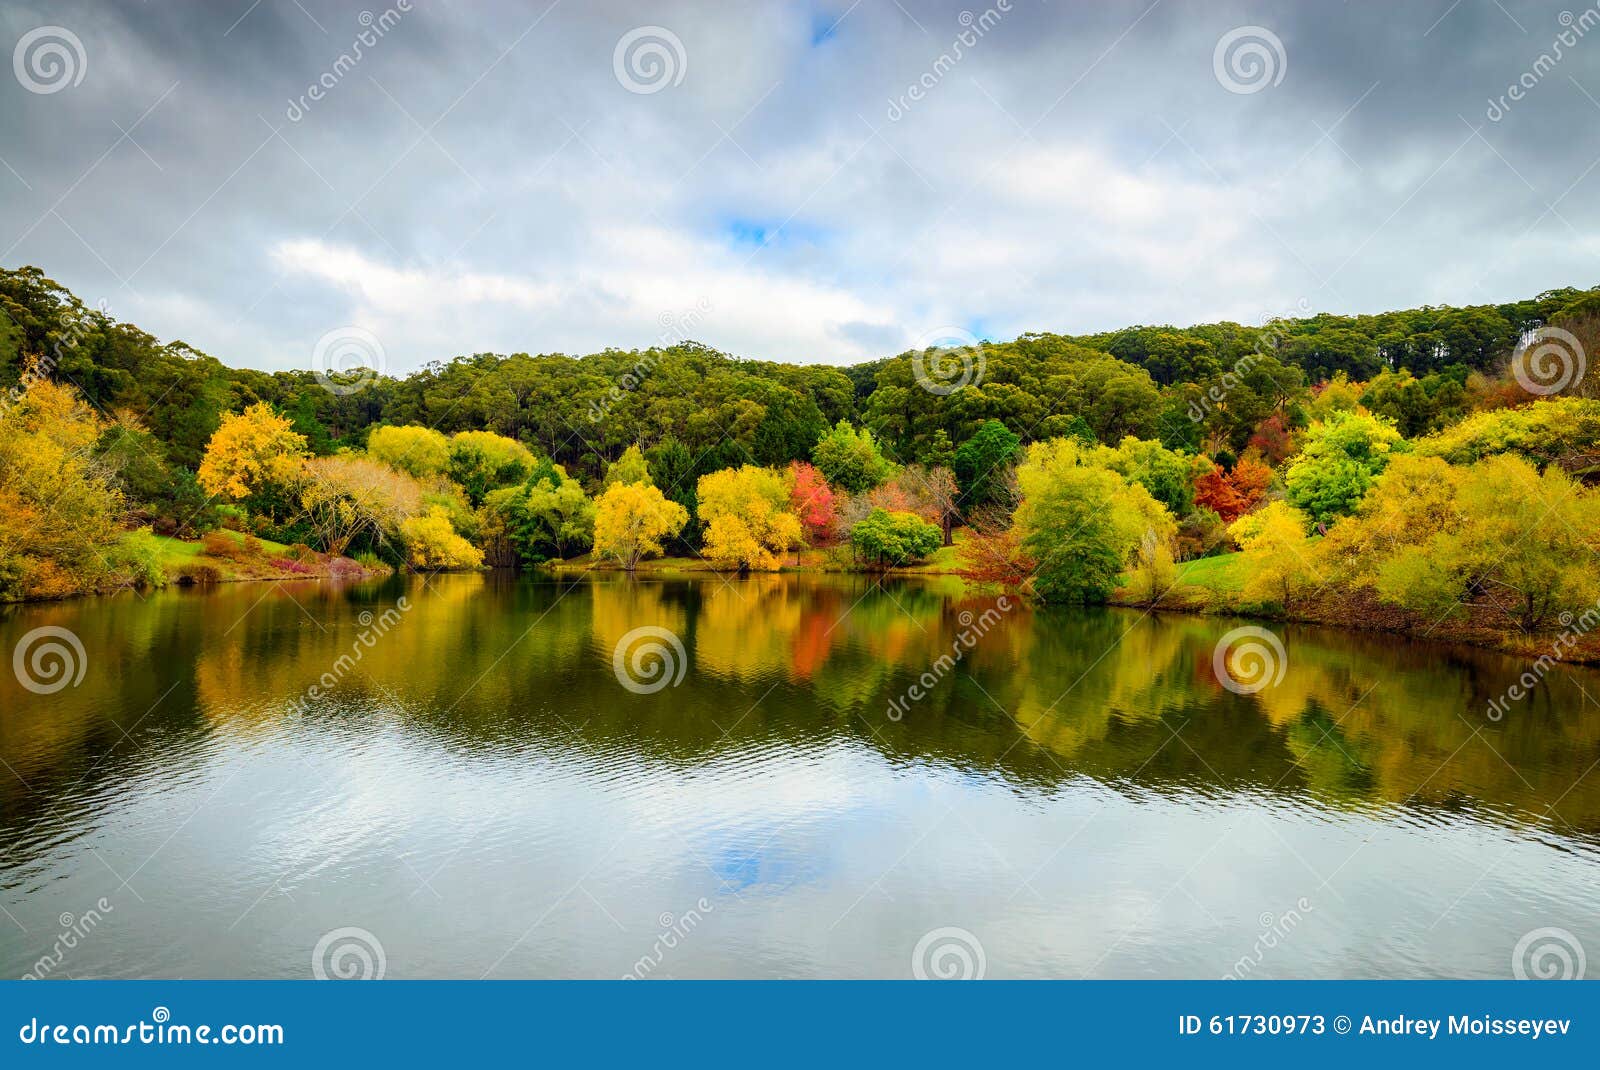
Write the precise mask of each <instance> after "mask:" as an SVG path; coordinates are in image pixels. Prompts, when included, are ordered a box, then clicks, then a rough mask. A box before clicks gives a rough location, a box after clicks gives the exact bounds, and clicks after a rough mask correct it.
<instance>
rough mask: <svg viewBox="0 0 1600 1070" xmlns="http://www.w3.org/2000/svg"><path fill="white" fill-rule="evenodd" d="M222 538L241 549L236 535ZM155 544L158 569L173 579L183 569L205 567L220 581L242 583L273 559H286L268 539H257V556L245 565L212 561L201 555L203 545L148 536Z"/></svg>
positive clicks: (226, 560) (284, 551) (277, 544)
mask: <svg viewBox="0 0 1600 1070" xmlns="http://www.w3.org/2000/svg"><path fill="white" fill-rule="evenodd" d="M221 534H222V535H223V536H225V537H226V538H229V539H232V540H233V541H234V542H235V543H237V544H238V545H239V546H240V547H241V548H242V547H243V545H244V536H243V535H241V534H240V533H239V532H237V531H222V532H221ZM152 537H153V538H154V539H155V541H156V548H157V549H158V551H159V552H160V555H161V557H160V560H161V567H162V569H163V570H164V571H165V572H166V573H167V575H169V576H175V575H176V574H178V573H179V572H181V571H183V570H184V569H185V568H194V567H196V566H200V565H207V566H210V567H211V568H214V569H216V570H217V575H218V576H220V577H221V578H222V579H228V580H231V579H245V578H248V577H251V576H255V575H257V574H258V572H259V571H260V569H259V568H257V567H251V566H261V565H264V564H265V563H266V561H267V560H269V559H271V558H275V557H285V556H287V555H288V552H289V547H287V546H285V545H284V544H283V543H281V542H273V541H272V540H271V539H261V540H259V541H260V543H261V552H260V553H259V554H257V555H256V557H255V558H253V559H249V560H245V561H235V560H232V559H229V558H224V557H213V556H212V555H210V554H208V553H206V552H205V545H204V544H203V543H200V542H186V541H185V540H183V539H174V538H172V537H171V536H169V535H155V536H152Z"/></svg>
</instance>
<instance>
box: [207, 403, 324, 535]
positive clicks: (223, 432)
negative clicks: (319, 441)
mask: <svg viewBox="0 0 1600 1070" xmlns="http://www.w3.org/2000/svg"><path fill="white" fill-rule="evenodd" d="M305 456H306V439H305V436H304V435H302V434H299V433H298V432H296V431H295V430H294V428H293V426H292V425H291V424H290V423H289V421H288V420H287V419H286V418H285V417H282V416H279V415H278V414H277V413H275V412H273V411H272V409H271V408H270V407H269V406H268V405H267V404H266V403H265V402H258V403H257V404H255V405H252V406H250V407H249V408H248V409H245V410H244V411H243V412H240V413H229V414H228V415H226V416H224V417H223V418H222V423H221V424H219V425H218V426H217V430H216V432H215V433H214V434H213V435H212V436H211V441H210V442H207V443H206V452H205V456H204V457H202V458H201V459H200V470H199V472H198V473H197V474H198V476H199V478H200V485H201V486H202V487H204V488H205V490H206V492H207V493H208V494H214V495H217V496H219V497H225V498H231V499H233V500H234V501H243V500H244V499H246V498H254V499H256V504H257V505H258V506H261V507H262V508H264V509H265V511H267V512H268V513H272V514H275V513H276V512H277V509H278V507H279V506H280V505H282V504H284V503H285V502H286V501H287V500H288V495H287V493H286V492H287V491H288V489H289V488H291V487H292V486H293V485H294V484H295V483H296V482H297V480H298V477H299V472H300V465H301V462H302V460H303V459H304V458H305Z"/></svg>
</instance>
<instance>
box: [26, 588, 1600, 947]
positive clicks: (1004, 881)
mask: <svg viewBox="0 0 1600 1070" xmlns="http://www.w3.org/2000/svg"><path fill="white" fill-rule="evenodd" d="M401 597H404V598H406V599H407V604H408V605H410V606H411V608H410V609H409V610H408V611H405V612H403V613H398V614H391V615H390V617H389V620H390V621H391V622H392V623H391V624H390V625H389V626H388V627H387V629H386V631H385V632H384V634H383V635H381V636H374V635H373V632H374V630H376V629H380V628H382V627H383V625H382V624H381V623H379V621H380V620H381V618H382V614H383V613H384V612H385V610H388V609H391V608H392V607H394V606H395V605H396V602H397V599H399V598H401ZM995 604H996V600H995V597H994V596H992V595H989V596H975V595H972V594H969V593H966V592H963V590H962V588H961V587H960V585H959V584H957V583H954V582H953V581H952V582H950V583H948V584H942V583H941V582H938V581H923V582H910V581H907V582H903V583H896V582H891V583H888V584H886V585H885V586H883V587H875V586H873V585H871V584H870V583H869V582H867V581H865V580H864V579H862V578H859V577H839V578H835V577H769V578H755V579H750V580H745V581H724V580H722V579H719V578H717V577H714V576H713V577H704V578H698V579H688V580H681V581H671V580H669V581H655V582H650V581H637V582H630V581H627V580H624V579H617V578H605V579H599V580H592V581H591V580H582V581H575V582H566V583H561V584H558V583H555V582H551V581H549V580H545V581H534V580H528V579H520V580H519V579H515V578H509V577H501V576H478V575H470V576H443V577H437V578H435V579H433V580H431V581H429V582H427V583H424V582H422V581H420V580H418V579H415V578H411V579H395V580H390V581H385V582H382V583H374V584H365V585H359V586H354V587H344V588H340V587H335V586H331V585H327V584H316V583H306V584H299V585H283V586H270V585H265V584H241V585H232V586H228V587H225V588H220V589H215V590H209V591H200V592H196V591H177V590H174V591H169V592H163V593H160V594H157V595H154V596H150V597H144V598H141V597H139V596H135V595H126V596H118V597H114V598H106V599H96V600H84V601H79V602H74V603H66V604H58V605H48V606H31V607H24V608H13V609H11V610H8V611H6V612H5V614H4V615H3V616H0V653H3V654H4V655H5V660H6V661H7V662H10V661H11V658H12V654H13V651H14V650H15V649H16V648H17V646H18V644H19V643H21V642H22V641H23V638H24V636H26V635H28V633H30V632H32V631H33V630H35V629H38V628H40V627H45V626H51V627H56V628H63V629H67V630H68V631H70V632H71V633H72V634H73V635H74V636H76V637H77V639H78V640H79V641H80V642H81V644H82V647H83V651H84V654H83V659H82V662H83V666H84V675H83V679H82V680H81V682H80V683H78V684H77V685H76V686H69V687H66V688H65V689H63V690H61V691H59V692H57V693H55V694H51V695H39V694H35V693H33V692H31V691H29V690H26V689H24V688H23V687H22V686H21V684H20V683H19V680H18V678H17V676H16V675H14V673H13V672H12V671H10V670H11V668H12V666H11V665H9V664H7V665H4V666H0V670H4V671H0V760H3V767H0V908H3V916H0V971H3V973H4V975H5V976H13V977H15V976H21V975H23V974H26V973H28V972H30V971H34V970H35V969H36V964H37V963H38V961H39V960H40V958H41V957H43V956H48V957H49V959H50V960H51V963H52V965H51V966H50V969H49V970H48V971H47V972H50V973H51V974H52V975H54V976H74V977H143V976H154V977H306V976H310V975H311V973H312V960H313V955H314V951H315V949H316V947H317V945H318V942H319V940H320V939H321V938H322V937H323V936H324V934H326V933H329V932H331V931H333V930H338V929H344V928H359V929H362V930H366V931H367V932H368V933H370V934H371V935H372V938H373V939H374V940H376V941H377V942H378V943H380V944H381V946H382V949H383V957H384V959H385V962H386V970H387V976H389V977H467V978H477V977H484V976H487V977H547V976H583V977H588V976H594V977H620V976H622V975H624V974H628V973H630V972H635V971H637V972H639V973H641V974H647V975H649V976H652V977H707V976H739V977H746V976H754V977H794V976H828V977H855V976H890V977H903V976H909V975H910V974H911V973H912V972H913V956H914V954H915V953H916V949H917V947H918V944H919V941H922V940H923V937H924V935H925V934H927V933H929V932H930V931H932V930H936V929H941V928H947V927H952V928H958V929H961V930H965V932H966V933H967V934H970V940H971V941H972V942H975V943H976V944H977V945H979V946H981V949H982V958H983V962H984V968H985V970H986V973H987V975H988V976H990V977H1046V976H1062V977H1079V976H1090V977H1100V976H1108V977H1173V976H1178V977H1221V976H1224V975H1227V974H1230V973H1236V974H1247V975H1249V976H1255V977H1391V976H1396V977H1416V976H1436V975H1442V976H1472V977H1480V976H1481V977H1504V976H1509V975H1510V974H1511V972H1512V955H1513V949H1514V948H1515V946H1516V945H1517V942H1518V940H1519V939H1520V938H1521V937H1522V936H1523V935H1524V934H1525V933H1528V932H1529V931H1530V930H1534V929H1537V928H1541V927H1546V926H1554V927H1558V928H1561V929H1564V930H1567V931H1568V932H1569V933H1570V934H1572V936H1573V937H1574V938H1575V939H1577V940H1578V941H1580V942H1582V943H1583V944H1584V945H1585V946H1586V948H1587V951H1588V957H1589V959H1590V960H1591V961H1597V956H1600V918H1597V912H1596V907H1597V905H1600V867H1597V865H1596V862H1597V860H1600V851H1597V845H1600V773H1591V770H1593V768H1594V766H1595V764H1596V761H1597V759H1600V705H1597V704H1596V699H1600V675H1597V674H1593V673H1589V672H1587V671H1582V670H1567V669H1560V668H1558V669H1557V670H1555V671H1553V672H1552V673H1551V674H1550V675H1549V677H1548V678H1546V679H1545V681H1544V682H1543V683H1542V684H1541V685H1540V686H1539V688H1538V689H1537V693H1536V694H1535V695H1534V696H1533V697H1532V698H1531V699H1530V700H1528V701H1525V702H1522V703H1520V704H1514V705H1513V707H1512V710H1511V712H1510V713H1509V714H1508V715H1507V716H1505V717H1504V718H1503V719H1501V720H1499V721H1498V722H1496V721H1492V720H1490V719H1488V718H1487V717H1486V716H1485V710H1486V708H1487V707H1488V704H1489V701H1490V700H1491V699H1493V698H1496V697H1498V696H1500V695H1501V694H1502V693H1503V692H1504V691H1505V689H1506V688H1507V686H1508V685H1509V684H1510V683H1512V681H1513V680H1514V679H1515V677H1516V675H1517V674H1519V673H1520V672H1521V671H1522V670H1523V667H1524V666H1523V663H1521V662H1518V661H1513V660H1510V659H1506V658H1502V657H1499V656H1495V655H1490V654H1485V653H1481V652H1476V651H1470V650H1462V649H1458V648H1453V647H1445V646H1439V645H1430V644H1426V643H1419V642H1409V641H1406V640H1401V639H1396V638H1393V637H1374V636H1363V635H1354V634H1343V633H1339V632H1332V631H1314V630H1306V629H1297V628H1288V629H1282V635H1283V643H1284V648H1285V651H1286V656H1287V666H1286V669H1285V672H1284V675H1283V678H1282V679H1281V681H1280V682H1279V683H1277V684H1276V686H1272V687H1268V688H1266V689H1264V690H1262V691H1259V692H1257V693H1254V694H1236V693H1233V692H1231V691H1229V690H1227V689H1225V688H1223V687H1222V686H1221V685H1220V684H1219V682H1218V678H1217V675H1216V672H1215V671H1214V668H1213V651H1214V649H1215V647H1216V644H1217V641H1218V639H1219V638H1220V637H1221V636H1222V635H1223V634H1224V633H1225V632H1227V631H1229V630H1230V629H1231V628H1234V627H1237V626H1238V625H1239V624H1240V622H1238V621H1225V620H1211V619H1201V618H1172V617H1163V618H1148V617H1143V616H1141V615H1140V614H1137V613H1134V612H1128V611H1114V610H1107V611H1099V612H1084V611H1078V612H1054V611H1051V612H1044V611H1035V610H1030V609H1027V608H1021V607H1018V608H1013V609H1012V610H1010V611H1000V610H997V609H995ZM986 610H994V612H991V613H989V615H988V616H987V617H985V616H984V613H985V611H986ZM396 616H398V620H396ZM645 626H648V627H652V628H656V629H665V630H666V631H668V632H670V633H672V635H673V636H675V637H676V638H677V639H678V641H679V642H680V643H681V646H682V656H681V658H679V656H678V654H677V652H676V651H675V650H673V649H672V648H671V647H670V645H669V646H668V647H667V648H666V649H667V652H668V656H669V658H670V659H671V660H673V661H674V662H675V663H677V664H679V665H681V667H682V670H683V676H682V679H681V681H680V682H678V683H676V684H673V683H671V682H670V681H671V679H673V678H675V673H674V672H673V670H672V668H670V667H669V668H668V670H667V671H668V673H669V674H670V675H669V677H668V678H667V686H664V687H662V688H661V689H660V690H657V691H655V692H654V693H651V694H638V693H635V691H634V690H629V689H628V688H625V687H624V686H623V684H622V683H621V682H620V680H619V676H618V674H617V671H616V668H615V665H614V659H613V654H614V652H615V650H616V649H617V647H618V644H619V642H620V641H622V640H623V639H624V637H625V636H627V635H628V634H629V633H630V632H633V631H634V630H635V629H638V628H640V627H645ZM364 633H365V634H366V635H367V637H368V640H369V641H370V643H371V645H370V647H368V646H365V645H363V644H362V643H361V640H360V636H362V635H363V634H364ZM658 634H659V633H658ZM963 634H965V635H967V636H968V638H969V639H971V640H972V646H973V649H972V650H971V652H970V653H968V654H966V656H965V657H964V658H963V659H961V660H960V662H959V663H956V664H954V665H953V666H952V664H951V662H950V661H948V660H947V661H945V662H944V663H942V664H941V663H940V661H939V659H940V658H941V656H943V655H948V654H950V653H951V651H952V646H953V644H957V643H958V637H959V636H961V635H963ZM358 648H359V649H360V651H361V657H360V659H359V661H356V660H354V659H353V658H347V659H346V661H345V662H344V663H343V664H342V665H340V664H339V659H340V657H341V656H342V655H350V654H351V653H352V651H353V650H356V649H358ZM639 664H640V665H642V666H646V667H648V666H649V664H650V662H649V659H648V658H644V659H643V660H642V661H641V662H640V663H639ZM657 667H659V665H658V666H657ZM623 668H624V670H631V669H632V668H633V663H632V662H631V661H630V660H629V659H628V658H627V657H625V658H624V662H623ZM924 674H927V681H926V682H927V684H928V685H929V686H928V693H926V694H925V696H924V697H922V698H921V699H920V700H918V699H916V698H914V697H910V693H909V689H911V688H912V687H913V685H918V680H919V678H922V677H923V676H924ZM324 677H325V680H324V684H325V685H326V686H322V685H319V686H320V690H321V693H319V694H313V693H311V692H310V691H309V690H308V689H310V688H311V687H312V686H313V685H317V684H318V681H319V678H324ZM649 683H650V681H646V685H647V686H648V684H649ZM921 686H922V685H918V687H919V690H920V689H921ZM1591 696H1593V697H1591ZM902 708H903V710H904V712H903V713H902V712H901V709H902ZM102 900H104V908H102V907H101V906H100V904H101V901H102ZM90 911H94V912H96V914H97V915H98V917H97V919H96V920H95V923H94V925H93V927H92V929H90V930H89V931H87V932H86V933H85V934H82V935H74V936H73V938H72V939H71V941H69V942H70V943H72V944H74V945H75V946H72V947H71V948H69V949H62V948H60V947H59V946H58V941H60V940H61V938H62V935H63V932H64V931H65V932H68V933H70V932H71V931H72V929H73V928H77V929H79V930H83V929H85V923H84V922H83V921H82V920H80V919H84V918H85V917H88V916H90V915H89V912H90ZM63 915H70V917H63ZM63 926H66V927H67V928H66V929H65V930H64V929H63ZM946 939H947V938H946V937H938V938H936V942H935V944H934V945H931V946H933V947H937V946H938V943H937V941H943V940H946ZM953 939H956V940H959V941H961V942H963V943H964V942H966V941H967V940H968V937H966V936H958V937H955V938H953ZM929 947H930V945H929V944H927V943H926V942H925V943H924V952H923V953H924V957H925V958H926V957H927V956H928V955H929V954H931V953H932V952H930V951H929ZM967 954H968V957H969V959H973V958H975V956H976V950H975V949H973V950H971V951H968V952H967ZM958 958H959V956H955V957H954V958H947V959H945V960H943V961H944V962H945V964H946V965H949V963H950V962H954V961H956V959H958ZM56 959H59V960H60V961H59V963H58V964H57V963H56V962H55V960H56ZM641 963H642V965H641ZM939 965H940V964H939V962H934V963H933V968H934V969H936V970H937V969H938V968H939Z"/></svg>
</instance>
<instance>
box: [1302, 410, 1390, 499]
mask: <svg viewBox="0 0 1600 1070" xmlns="http://www.w3.org/2000/svg"><path fill="white" fill-rule="evenodd" d="M1406 448H1407V447H1406V442H1405V440H1404V439H1403V438H1401V437H1400V432H1399V431H1397V430H1395V427H1394V424H1393V423H1391V422H1390V421H1388V420H1386V419H1384V418H1383V417H1381V416H1372V415H1368V414H1365V413H1356V412H1334V413H1330V414H1329V416H1328V418H1327V419H1325V420H1320V421H1318V422H1317V423H1314V424H1312V425H1311V427H1310V428H1309V429H1308V430H1307V431H1306V434H1305V441H1304V444H1303V445H1302V447H1301V450H1300V455H1299V456H1298V457H1296V458H1295V460H1294V461H1293V462H1292V463H1291V464H1290V465H1289V470H1288V472H1287V473H1286V474H1285V476H1284V487H1285V489H1286V491H1287V496H1288V500H1289V504H1291V505H1293V506H1294V507H1295V508H1297V509H1299V510H1301V511H1302V512H1304V513H1306V514H1307V515H1308V516H1310V517H1311V519H1312V520H1313V521H1315V522H1317V523H1327V522H1329V521H1332V520H1335V519H1337V518H1338V517H1341V516H1347V515H1349V514H1350V513H1352V512H1354V511H1355V508H1356V506H1357V505H1358V504H1359V503H1360V501H1361V499H1362V497H1363V496H1364V495H1365V494H1366V493H1367V488H1369V487H1371V486H1372V483H1373V480H1375V479H1376V478H1377V477H1378V474H1379V473H1381V472H1382V471H1383V469H1384V467H1385V466H1386V465H1387V464H1388V463H1389V458H1390V457H1392V456H1394V454H1396V453H1399V452H1403V451H1404V450H1405V449H1406Z"/></svg>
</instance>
